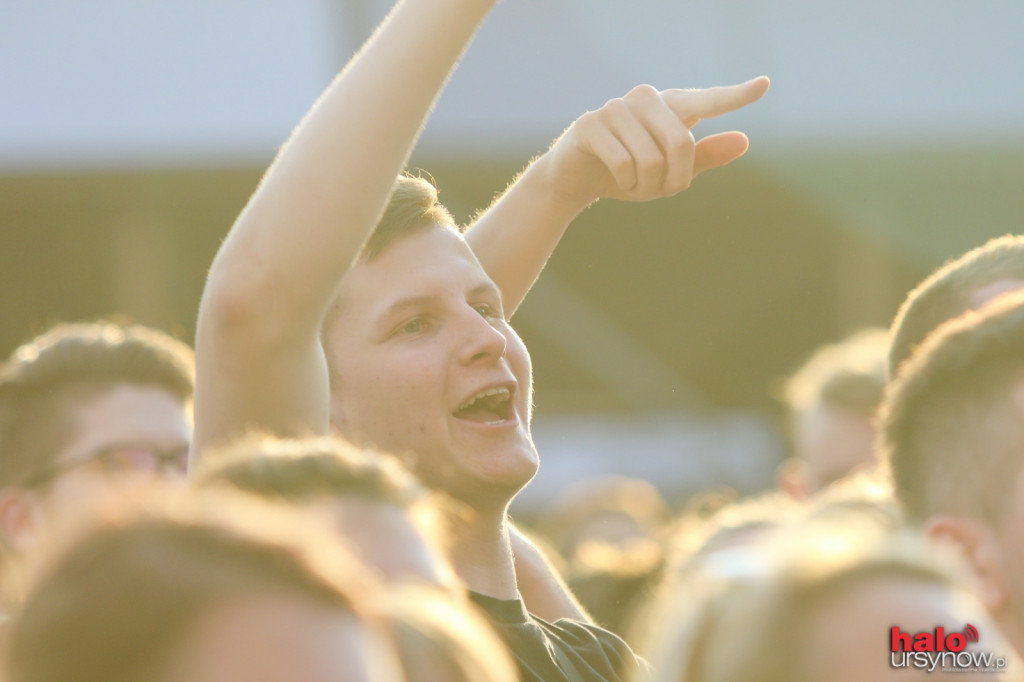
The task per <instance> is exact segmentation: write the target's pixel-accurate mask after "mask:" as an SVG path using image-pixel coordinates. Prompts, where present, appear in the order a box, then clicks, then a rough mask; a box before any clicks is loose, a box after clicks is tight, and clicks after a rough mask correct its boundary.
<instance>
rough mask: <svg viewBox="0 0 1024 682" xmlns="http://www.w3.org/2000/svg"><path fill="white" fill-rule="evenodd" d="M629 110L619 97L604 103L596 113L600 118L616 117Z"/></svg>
mask: <svg viewBox="0 0 1024 682" xmlns="http://www.w3.org/2000/svg"><path fill="white" fill-rule="evenodd" d="M628 109H629V105H628V104H626V101H625V100H624V99H622V98H621V97H616V98H614V99H610V100H608V101H607V102H605V104H604V106H603V107H601V108H600V109H599V110H598V113H599V114H601V115H602V116H605V117H608V116H617V115H619V114H621V113H623V112H625V111H627V110H628Z"/></svg>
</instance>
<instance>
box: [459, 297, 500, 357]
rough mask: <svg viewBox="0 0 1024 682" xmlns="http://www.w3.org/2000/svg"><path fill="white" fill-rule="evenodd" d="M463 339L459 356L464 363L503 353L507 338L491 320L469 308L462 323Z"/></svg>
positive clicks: (498, 355)
mask: <svg viewBox="0 0 1024 682" xmlns="http://www.w3.org/2000/svg"><path fill="white" fill-rule="evenodd" d="M463 326H464V330H463V334H464V337H463V341H462V346H461V350H460V358H461V360H462V362H464V363H471V362H476V361H478V360H482V359H485V358H490V359H495V358H500V357H502V356H503V355H505V349H506V348H507V347H508V338H507V337H506V336H505V335H504V334H503V333H502V331H501V329H499V328H498V327H496V326H495V325H494V324H492V323H491V321H489V320H487V319H486V318H484V317H483V316H482V315H480V314H479V313H478V312H477V311H476V310H474V309H472V308H471V309H470V310H469V312H468V314H467V315H466V317H465V322H464V323H463Z"/></svg>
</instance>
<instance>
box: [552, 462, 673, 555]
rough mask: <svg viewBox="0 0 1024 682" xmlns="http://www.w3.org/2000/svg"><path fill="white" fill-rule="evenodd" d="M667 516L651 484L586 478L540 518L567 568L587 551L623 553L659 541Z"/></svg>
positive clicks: (614, 479) (669, 513)
mask: <svg viewBox="0 0 1024 682" xmlns="http://www.w3.org/2000/svg"><path fill="white" fill-rule="evenodd" d="M670 516H671V511H670V509H669V507H668V504H666V502H665V500H664V499H663V498H662V496H661V493H659V492H658V489H657V488H655V487H654V486H653V485H652V484H651V483H650V482H648V481H645V480H642V479H637V478H628V477H625V476H606V477H601V478H590V479H585V480H582V481H579V482H577V483H574V484H573V485H571V486H570V487H568V488H567V489H566V490H565V491H564V492H563V493H562V494H561V495H560V496H559V497H558V498H557V499H556V500H555V501H554V502H553V503H552V504H551V505H550V506H549V507H548V509H547V510H545V513H544V515H543V524H544V525H543V531H544V533H545V535H546V536H547V537H548V538H550V539H551V541H552V542H554V543H555V548H556V549H557V550H558V551H559V552H560V553H561V554H562V556H563V557H565V559H566V560H567V561H568V562H569V563H570V564H572V562H574V561H576V559H577V558H578V556H579V553H580V552H586V551H587V549H586V547H587V546H589V545H599V546H612V547H624V546H628V545H633V544H647V542H649V541H651V540H653V539H655V538H658V539H660V538H659V536H660V534H661V533H662V531H663V530H664V528H665V525H666V524H667V523H668V521H669V518H670Z"/></svg>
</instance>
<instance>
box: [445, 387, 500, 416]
mask: <svg viewBox="0 0 1024 682" xmlns="http://www.w3.org/2000/svg"><path fill="white" fill-rule="evenodd" d="M511 413H512V390H511V389H510V388H509V387H508V386H500V387H497V388H488V389H486V390H484V391H480V392H479V393H477V394H476V395H474V396H473V397H472V398H470V399H469V400H467V401H466V402H464V403H463V404H462V405H461V406H460V407H459V409H457V410H455V412H453V413H452V415H453V416H454V417H455V418H456V419H464V420H466V421H471V422H475V423H477V424H499V423H501V422H504V421H508V419H509V416H510V415H511Z"/></svg>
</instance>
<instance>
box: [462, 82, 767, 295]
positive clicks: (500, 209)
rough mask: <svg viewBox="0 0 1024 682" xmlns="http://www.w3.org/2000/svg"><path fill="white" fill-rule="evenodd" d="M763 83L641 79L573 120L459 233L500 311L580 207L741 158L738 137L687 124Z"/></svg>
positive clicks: (675, 186) (649, 195)
mask: <svg viewBox="0 0 1024 682" xmlns="http://www.w3.org/2000/svg"><path fill="white" fill-rule="evenodd" d="M768 86H769V82H768V79H767V78H766V77H763V76H762V77H760V78H755V79H754V80H751V81H747V82H746V83H740V84H739V85H732V86H726V87H717V88H709V89H706V90H662V91H658V90H655V89H654V88H653V87H651V86H649V85H641V86H638V87H636V88H634V89H633V90H631V91H630V92H629V93H628V94H626V95H625V96H624V97H621V98H618V99H613V100H611V101H609V102H608V103H607V104H605V105H604V106H603V107H601V108H600V109H598V110H597V111H590V112H587V113H586V114H584V115H583V116H581V117H580V118H579V119H577V120H576V121H575V122H574V123H573V124H572V125H571V126H570V127H569V128H568V129H567V130H566V131H565V133H563V134H562V136H561V137H559V138H558V139H557V140H555V142H554V143H553V144H552V145H551V148H550V149H549V150H548V151H547V152H546V153H545V154H543V155H542V156H540V157H538V158H537V159H536V160H535V161H533V162H532V163H531V164H530V165H529V166H528V167H527V169H526V170H525V171H524V172H523V173H522V174H521V175H520V176H519V177H518V178H517V179H516V180H515V181H513V183H512V184H511V185H510V186H509V188H508V189H507V190H506V191H505V193H504V194H503V195H502V196H501V197H499V199H498V200H497V201H495V203H494V204H492V205H491V207H490V208H489V209H487V210H486V211H485V212H484V213H482V214H481V215H480V217H479V218H478V219H477V220H476V222H475V223H474V224H473V225H472V226H471V228H470V229H469V232H468V233H467V235H466V239H467V241H469V244H470V246H472V247H473V250H474V252H476V255H477V257H478V258H479V259H480V262H481V264H482V265H483V266H484V269H485V270H487V273H488V274H489V275H490V276H491V279H493V280H494V281H495V282H496V283H497V284H498V286H499V287H500V288H501V291H502V296H503V298H504V301H503V303H504V307H505V310H506V312H507V313H508V314H510V315H511V314H512V312H513V311H515V309H516V308H517V307H518V306H519V304H520V303H522V301H523V299H524V298H525V297H526V294H527V292H529V290H530V287H531V286H533V283H534V282H535V281H536V279H537V277H538V275H540V272H541V270H542V269H543V268H544V265H545V264H546V263H547V260H548V258H549V257H550V256H551V253H552V252H553V251H554V249H555V246H557V245H558V242H559V240H560V239H561V238H562V235H563V234H564V233H565V230H566V228H567V227H568V225H569V223H570V222H572V220H573V219H574V218H575V217H576V216H577V215H579V213H580V212H581V211H583V209H585V208H586V207H587V206H589V205H590V204H592V203H594V202H595V201H597V200H598V199H602V198H612V199H623V200H626V201H649V200H651V199H657V198H661V197H670V196H673V195H675V194H677V193H679V192H681V191H683V190H684V189H686V188H687V187H689V186H690V183H691V182H692V181H693V178H695V177H696V176H697V175H698V174H700V173H702V172H703V171H705V170H708V169H710V168H717V167H718V166H723V165H725V164H727V163H729V162H731V161H734V160H735V159H737V158H739V157H740V156H742V155H743V154H744V152H746V150H747V137H746V136H745V135H744V134H743V133H741V132H736V131H733V132H727V133H719V134H717V135H709V136H708V137H705V138H703V139H701V140H700V141H696V140H695V139H694V137H693V133H692V128H693V127H694V126H695V125H697V123H698V122H700V121H701V120H702V119H705V118H711V117H714V116H720V115H722V114H725V113H727V112H730V111H734V110H736V109H739V108H741V107H744V106H746V105H748V104H750V103H751V102H754V101H756V100H757V99H759V98H760V97H761V96H762V95H763V94H764V93H765V92H766V91H767V90H768Z"/></svg>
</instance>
